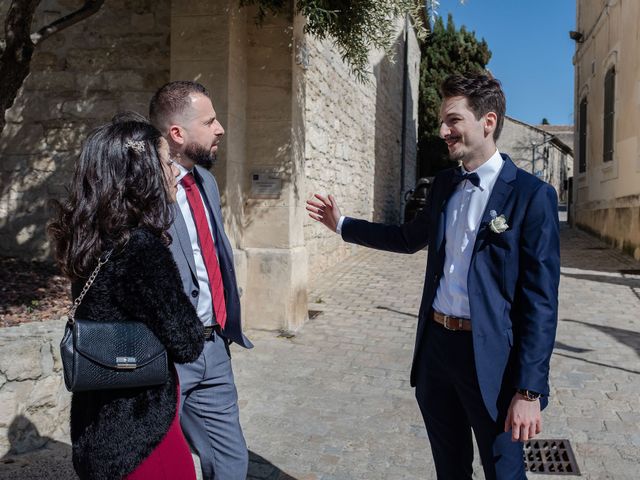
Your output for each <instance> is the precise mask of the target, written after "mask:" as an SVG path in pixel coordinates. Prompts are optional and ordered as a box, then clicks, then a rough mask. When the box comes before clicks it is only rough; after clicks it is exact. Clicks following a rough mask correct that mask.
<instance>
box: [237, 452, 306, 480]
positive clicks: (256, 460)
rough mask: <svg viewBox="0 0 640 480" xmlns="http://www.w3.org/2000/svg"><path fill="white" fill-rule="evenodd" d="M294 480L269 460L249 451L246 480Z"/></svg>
mask: <svg viewBox="0 0 640 480" xmlns="http://www.w3.org/2000/svg"><path fill="white" fill-rule="evenodd" d="M258 479H259V480H296V479H295V477H292V476H291V475H289V474H287V473H285V472H283V471H282V470H280V469H279V468H278V467H276V466H275V465H273V464H272V463H271V462H269V460H267V459H265V458H263V457H261V456H260V455H258V454H257V453H254V452H252V451H249V471H248V473H247V480H258Z"/></svg>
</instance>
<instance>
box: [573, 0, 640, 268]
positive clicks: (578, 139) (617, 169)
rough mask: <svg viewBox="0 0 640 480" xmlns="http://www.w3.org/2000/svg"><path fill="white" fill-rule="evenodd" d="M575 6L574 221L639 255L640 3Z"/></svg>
mask: <svg viewBox="0 0 640 480" xmlns="http://www.w3.org/2000/svg"><path fill="white" fill-rule="evenodd" d="M576 5H577V11H576V32H573V33H572V38H574V40H576V51H575V55H574V57H573V63H574V66H575V103H574V108H575V112H576V115H575V117H576V134H575V145H576V156H575V179H574V197H573V205H574V207H573V212H571V213H572V215H571V218H573V221H574V223H575V224H576V225H577V226H579V227H580V228H583V229H585V230H588V231H590V232H592V233H595V234H597V235H599V236H600V237H601V238H603V239H605V240H606V241H607V242H609V243H610V244H612V245H615V246H617V247H618V248H621V249H623V250H624V251H626V252H628V253H629V254H631V255H633V256H634V257H635V258H636V259H640V131H639V130H638V127H639V125H640V45H639V44H638V25H640V3H639V2H636V1H631V0H594V1H592V0H578V2H577V4H576Z"/></svg>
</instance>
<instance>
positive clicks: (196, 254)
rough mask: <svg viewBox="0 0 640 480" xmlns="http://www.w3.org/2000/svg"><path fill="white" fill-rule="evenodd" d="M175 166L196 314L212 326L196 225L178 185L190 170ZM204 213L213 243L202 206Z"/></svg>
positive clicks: (177, 164) (184, 193)
mask: <svg viewBox="0 0 640 480" xmlns="http://www.w3.org/2000/svg"><path fill="white" fill-rule="evenodd" d="M175 165H176V166H177V167H178V169H179V170H180V175H179V176H178V192H177V193H176V202H177V203H178V206H179V207H180V212H182V217H183V218H184V223H186V224H187V231H188V232H189V240H190V241H191V249H192V250H193V259H194V260H195V264H196V276H197V277H198V288H199V290H200V293H199V295H198V308H196V312H197V313H198V317H200V320H201V321H202V323H203V324H204V325H212V324H213V300H212V298H211V287H210V286H209V276H208V274H207V267H206V266H205V264H204V259H203V258H202V251H201V250H200V243H199V242H198V230H197V229H196V223H195V221H194V220H193V214H192V213H191V207H190V206H189V200H188V199H187V192H185V190H184V187H183V186H182V184H181V183H180V180H182V178H183V177H184V176H185V175H186V174H188V173H190V172H191V170H187V169H186V168H184V167H183V166H182V165H180V164H179V163H178V162H175ZM200 195H201V196H202V192H200ZM203 200H204V199H203ZM203 203H204V202H203ZM204 213H205V214H206V216H207V223H208V224H209V230H210V231H211V238H213V241H214V242H215V236H214V235H213V230H212V229H211V218H209V209H208V208H207V206H206V205H205V206H204ZM174 241H177V239H174ZM216 255H217V252H216Z"/></svg>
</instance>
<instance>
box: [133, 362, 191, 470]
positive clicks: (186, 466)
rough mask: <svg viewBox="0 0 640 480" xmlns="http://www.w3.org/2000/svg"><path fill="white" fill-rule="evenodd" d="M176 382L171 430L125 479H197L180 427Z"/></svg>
mask: <svg viewBox="0 0 640 480" xmlns="http://www.w3.org/2000/svg"><path fill="white" fill-rule="evenodd" d="M174 375H175V371H174ZM176 384H178V394H177V401H176V416H175V417H174V419H173V422H171V426H170V427H169V431H168V432H167V434H166V435H165V436H164V438H163V439H162V441H161V442H160V444H159V445H158V446H157V447H156V448H155V449H154V450H153V451H152V452H151V454H150V455H149V456H148V457H147V458H145V459H144V460H143V462H142V463H141V464H140V465H138V468H136V469H135V470H134V471H133V472H131V473H130V474H129V475H127V476H126V477H124V479H125V480H196V469H195V467H194V465H193V458H192V457H191V450H190V449H189V445H188V444H187V440H186V439H185V438H184V435H183V433H182V429H181V428H180V413H179V412H180V384H179V383H178V382H176Z"/></svg>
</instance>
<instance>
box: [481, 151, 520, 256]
mask: <svg viewBox="0 0 640 480" xmlns="http://www.w3.org/2000/svg"><path fill="white" fill-rule="evenodd" d="M502 157H503V159H504V165H503V166H502V170H500V174H499V175H498V179H497V180H496V183H495V185H494V186H493V190H492V191H491V196H490V197H489V201H488V202H487V207H486V208H485V210H484V213H483V214H482V220H481V221H480V226H479V227H478V235H477V237H476V242H475V245H474V246H473V253H474V254H475V253H476V252H477V251H478V249H479V248H480V245H482V241H484V239H485V238H486V236H487V233H488V231H489V222H490V221H491V211H492V210H493V211H495V212H496V214H497V215H500V214H501V213H502V212H503V211H504V207H505V205H506V203H507V200H508V199H509V195H511V191H512V190H513V182H514V181H515V179H516V173H517V171H518V167H516V166H515V164H514V163H513V162H512V161H511V159H510V158H509V157H508V156H507V155H504V154H503V155H502ZM508 221H509V219H507V222H508Z"/></svg>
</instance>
